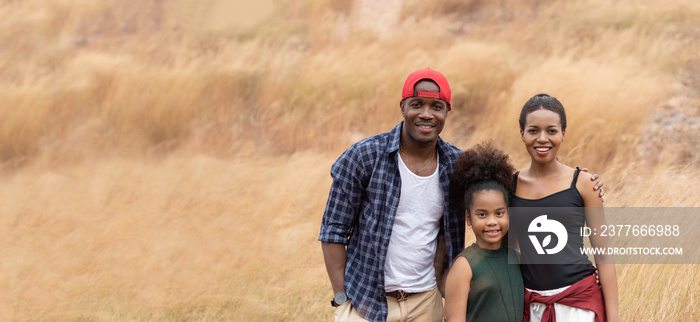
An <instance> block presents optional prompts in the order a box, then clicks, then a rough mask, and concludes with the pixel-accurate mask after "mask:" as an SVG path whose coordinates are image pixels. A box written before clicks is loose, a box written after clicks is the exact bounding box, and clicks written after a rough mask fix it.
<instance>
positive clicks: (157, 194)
mask: <svg viewBox="0 0 700 322" xmlns="http://www.w3.org/2000/svg"><path fill="white" fill-rule="evenodd" d="M699 16H700V3H698V2H697V1H692V0H664V1H662V0H648V1H632V0H622V1H615V2H611V1H603V0H585V1H575V2H565V1H558V2H549V1H541V0H524V1H483V0H469V1H457V0H448V1H429V2H425V1H417V0H393V1H383V2H375V1H369V0H354V1H339V0H299V1H273V0H269V1H256V5H250V4H248V2H247V1H242V0H235V1H223V0H203V1H195V0H174V1H161V0H138V1H137V0H121V1H116V0H104V1H96V2H95V1H93V2H87V3H85V2H75V1H66V0H50V1H39V0H24V1H3V2H2V3H1V4H0V21H2V22H1V23H0V49H2V50H0V70H1V71H2V72H0V101H2V102H3V103H2V104H0V178H1V179H2V180H0V245H2V246H1V247H0V257H1V258H3V260H2V261H0V289H2V292H1V294H0V318H1V319H2V320H3V321H30V320H31V321H34V320H52V321H74V320H90V321H92V320H97V321H112V320H129V321H132V320H144V321H172V320H196V321H221V320H240V321H250V320H261V321H263V320H265V321H266V320H293V321H296V320H308V321H316V320H330V319H332V310H331V308H330V307H329V306H328V301H329V299H330V297H331V288H330V283H329V282H328V279H327V276H326V272H325V268H324V266H323V259H322V255H321V251H320V243H319V242H317V241H316V238H317V236H318V230H319V226H320V220H321V215H322V212H323V208H324V205H325V202H326V198H327V193H328V188H329V186H330V176H329V171H330V166H331V164H332V163H333V161H334V160H335V159H336V158H337V157H338V156H339V155H340V153H342V151H343V150H344V149H346V148H347V147H348V146H350V145H351V144H352V143H354V142H356V141H357V140H359V139H362V138H364V137H367V136H370V135H373V134H377V133H380V132H384V131H387V130H389V129H391V128H392V127H393V126H394V125H396V124H397V123H398V122H400V120H401V117H400V116H401V115H400V113H399V106H398V101H399V98H400V89H401V85H402V84H403V81H404V79H405V77H406V76H407V75H408V74H409V73H410V72H411V71H413V70H416V69H418V68H423V67H431V68H433V69H437V70H439V71H441V72H443V73H444V74H445V75H446V77H447V78H448V80H449V81H450V84H451V86H452V91H453V111H452V112H450V115H449V116H448V118H447V122H446V125H445V130H444V131H443V133H442V138H443V139H445V140H447V141H449V142H451V143H453V144H455V145H456V146H458V147H460V148H468V147H469V146H471V145H473V144H476V143H479V142H482V141H484V140H489V139H490V140H493V142H494V144H495V145H496V146H498V147H500V148H502V149H503V150H505V151H506V152H507V153H509V154H510V155H511V157H512V159H513V161H514V162H515V164H516V167H517V168H523V167H526V166H527V165H528V161H529V159H528V156H527V154H526V153H525V151H524V149H523V148H522V142H521V140H520V137H519V135H518V125H517V117H518V115H519V112H520V108H521V107H522V105H523V103H524V102H525V101H526V100H527V99H528V98H529V97H531V96H533V95H534V94H537V93H541V92H545V93H548V94H550V95H552V96H555V97H557V98H559V99H560V100H561V101H562V103H563V104H564V106H565V107H566V110H567V117H568V124H569V128H568V129H567V134H566V142H565V143H564V145H563V147H562V150H561V152H560V156H561V159H562V160H563V161H564V162H565V163H567V164H571V165H578V166H585V167H588V168H590V169H591V171H592V172H595V173H598V174H600V175H601V177H602V179H603V180H604V182H605V191H606V199H605V200H606V201H605V205H606V207H630V206H634V207H698V206H700V199H698V197H697V193H698V191H700V180H698V179H697V178H698V177H700V152H699V151H700V150H699V148H700V137H699V136H698V134H697V133H698V130H699V129H700V20H698V19H697V17H699ZM693 224H694V223H693ZM691 226H692V225H691ZM684 236H686V237H685V238H687V240H685V242H687V243H688V244H687V245H693V244H695V243H696V241H697V237H695V234H694V233H693V232H688V233H687V234H686V235H684ZM468 237H470V236H468ZM699 267H700V266H698V265H697V264H695V265H690V264H688V265H661V264H653V265H652V264H648V265H636V264H635V265H633V264H623V265H618V267H617V271H618V280H619V288H620V310H621V315H622V318H623V320H625V321H633V320H642V319H645V320H653V321H656V320H697V319H699V318H700V306H698V304H697V303H699V301H698V295H699V292H700V282H698V281H699V280H700V268H699Z"/></svg>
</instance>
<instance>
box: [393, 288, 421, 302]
mask: <svg viewBox="0 0 700 322" xmlns="http://www.w3.org/2000/svg"><path fill="white" fill-rule="evenodd" d="M416 294H420V293H409V292H404V291H403V290H398V291H393V292H387V293H386V296H389V297H393V298H395V299H396V300H397V301H399V302H401V301H405V300H406V299H407V298H409V297H410V296H411V295H416Z"/></svg>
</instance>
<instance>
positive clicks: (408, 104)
mask: <svg viewBox="0 0 700 322" xmlns="http://www.w3.org/2000/svg"><path fill="white" fill-rule="evenodd" d="M415 90H416V91H430V92H440V88H439V87H438V86H437V85H436V84H435V83H433V82H432V81H428V80H422V81H420V82H418V83H416V87H415ZM401 113H402V114H403V119H404V125H403V130H402V131H403V134H404V135H403V137H404V138H407V139H409V140H411V141H413V143H415V144H418V145H428V144H435V142H437V138H438V135H440V132H442V128H443V126H444V125H445V118H447V102H445V101H443V100H441V99H438V98H429V97H409V98H406V99H405V100H403V101H401Z"/></svg>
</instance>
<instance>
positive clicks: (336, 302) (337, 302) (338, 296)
mask: <svg viewBox="0 0 700 322" xmlns="http://www.w3.org/2000/svg"><path fill="white" fill-rule="evenodd" d="M347 301H348V296H347V295H346V294H345V292H338V293H335V296H333V299H332V300H331V305H332V306H333V307H339V306H341V305H343V303H345V302H347Z"/></svg>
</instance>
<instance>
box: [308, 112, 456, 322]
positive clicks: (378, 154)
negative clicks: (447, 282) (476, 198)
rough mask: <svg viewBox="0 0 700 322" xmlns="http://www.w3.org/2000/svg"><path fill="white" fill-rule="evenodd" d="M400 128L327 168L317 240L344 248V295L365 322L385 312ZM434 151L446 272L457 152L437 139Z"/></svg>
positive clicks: (452, 247)
mask: <svg viewBox="0 0 700 322" xmlns="http://www.w3.org/2000/svg"><path fill="white" fill-rule="evenodd" d="M402 126H403V122H402V123H400V124H399V125H397V126H396V127H395V128H394V129H393V130H391V131H390V132H386V133H382V134H378V135H375V136H373V137H370V138H367V139H364V140H362V141H360V142H358V143H356V144H354V145H353V146H351V147H350V148H349V149H347V150H346V151H345V152H344V153H343V154H342V155H341V156H340V158H338V160H337V161H336V162H335V163H334V164H333V167H332V168H331V177H332V178H333V184H332V186H331V191H330V194H329V195H328V202H327V203H326V209H325V212H324V214H323V222H322V223H321V233H320V236H319V238H318V240H320V241H322V242H327V243H342V244H345V245H347V263H346V265H345V284H344V286H345V291H346V293H347V295H348V298H349V299H350V301H351V303H352V305H353V307H354V308H355V309H356V310H357V312H358V313H360V315H362V316H363V317H364V318H365V319H367V320H370V321H384V320H386V317H387V313H388V308H387V303H386V292H385V289H384V263H385V261H386V255H387V248H388V246H389V240H390V239H391V232H392V227H393V225H394V218H395V217H396V209H397V208H398V205H399V198H400V195H401V177H400V175H399V169H398V159H397V155H398V151H399V139H400V137H401V127H402ZM437 147H438V149H437V150H438V155H439V159H438V160H439V162H440V185H441V187H442V191H443V196H444V200H445V212H444V215H443V217H442V225H441V229H442V231H443V232H444V237H445V239H446V241H447V242H446V243H445V245H446V251H447V253H446V256H444V258H445V262H444V263H443V267H444V269H445V270H446V269H447V268H448V267H449V265H450V263H452V261H453V260H454V259H455V258H456V256H457V255H458V254H459V252H460V251H462V249H464V229H465V227H464V214H463V213H460V211H459V210H458V209H457V207H455V206H452V205H451V204H452V200H451V199H450V196H449V193H450V187H449V177H450V175H451V173H452V169H453V166H454V160H455V159H456V158H457V156H458V155H459V153H460V152H461V151H460V150H459V149H457V148H456V147H454V146H453V145H451V144H449V143H446V142H444V141H443V140H442V139H440V138H438V142H437Z"/></svg>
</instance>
